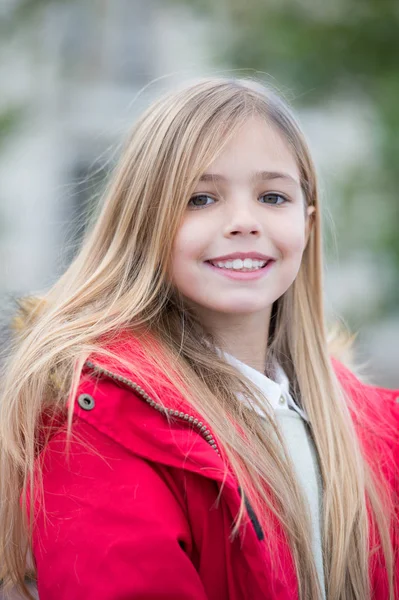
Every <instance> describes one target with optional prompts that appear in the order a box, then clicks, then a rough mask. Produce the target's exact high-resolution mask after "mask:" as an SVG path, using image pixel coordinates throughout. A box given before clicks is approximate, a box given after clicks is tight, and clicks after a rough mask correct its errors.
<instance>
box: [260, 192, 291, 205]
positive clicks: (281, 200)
mask: <svg viewBox="0 0 399 600" xmlns="http://www.w3.org/2000/svg"><path fill="white" fill-rule="evenodd" d="M260 198H261V201H262V198H266V200H265V201H264V202H262V204H272V205H274V206H279V205H280V204H285V202H288V200H287V198H286V197H285V196H282V195H281V194H264V195H263V196H261V197H260Z"/></svg>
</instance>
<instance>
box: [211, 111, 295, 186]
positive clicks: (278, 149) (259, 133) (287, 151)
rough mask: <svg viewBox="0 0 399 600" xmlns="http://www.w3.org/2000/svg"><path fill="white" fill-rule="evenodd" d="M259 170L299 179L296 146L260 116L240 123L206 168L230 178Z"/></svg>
mask: <svg viewBox="0 0 399 600" xmlns="http://www.w3.org/2000/svg"><path fill="white" fill-rule="evenodd" d="M256 171H259V172H262V171H274V172H280V171H282V172H285V173H287V174H288V175H289V176H291V177H292V178H293V179H295V180H296V181H297V182H299V180H300V177H299V169H298V164H297V159H296V156H295V153H294V150H293V148H292V147H291V146H290V144H289V143H288V141H287V139H286V138H285V136H284V134H283V133H282V132H281V131H280V130H279V129H278V128H277V126H276V125H273V124H271V123H269V122H267V121H266V119H263V118H261V117H251V118H250V119H248V120H247V121H245V122H244V123H243V124H241V125H240V126H239V128H238V129H237V130H236V131H235V132H234V134H233V135H232V137H231V138H230V139H229V140H228V142H227V143H226V144H225V146H224V147H223V149H222V151H221V152H220V153H219V155H218V156H217V157H216V158H215V160H214V161H213V162H212V163H211V164H210V165H208V168H207V169H206V172H214V173H218V174H221V175H224V176H226V177H229V178H234V177H238V176H242V175H245V174H248V173H253V172H256Z"/></svg>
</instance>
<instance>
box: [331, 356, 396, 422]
mask: <svg viewBox="0 0 399 600" xmlns="http://www.w3.org/2000/svg"><path fill="white" fill-rule="evenodd" d="M332 365H333V368H334V372H335V374H336V376H337V379H338V381H339V383H340V384H341V386H342V388H343V390H344V391H345V392H346V393H347V394H349V396H350V397H351V399H352V400H353V401H354V403H355V404H358V403H359V409H360V408H361V405H362V404H365V403H367V404H369V405H371V408H372V407H373V405H374V406H375V408H378V407H385V408H387V409H388V410H389V411H393V413H399V389H389V388H384V387H380V386H374V385H370V384H368V383H364V382H362V381H361V379H360V378H359V377H358V376H357V375H355V373H353V371H351V370H350V369H349V368H348V367H346V366H345V365H344V364H343V363H341V362H339V361H338V360H336V359H332Z"/></svg>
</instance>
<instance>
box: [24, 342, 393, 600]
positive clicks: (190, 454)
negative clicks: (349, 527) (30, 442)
mask: <svg viewBox="0 0 399 600" xmlns="http://www.w3.org/2000/svg"><path fill="white" fill-rule="evenodd" d="M131 348H133V349H134V351H135V350H137V346H134V345H133V346H130V350H129V352H130V351H131ZM127 351H128V350H127V346H126V344H121V345H120V347H119V352H120V353H121V354H122V353H123V354H124V355H125V354H126V353H127ZM102 365H103V366H105V367H109V370H111V367H112V372H113V373H114V374H118V373H119V374H120V375H124V376H126V375H129V379H131V380H132V381H135V382H137V383H138V384H139V385H141V387H142V388H144V389H145V383H144V381H141V380H140V377H139V375H138V374H137V373H127V372H126V369H123V368H122V367H119V368H118V367H117V365H115V364H113V365H110V364H109V365H105V364H104V361H102ZM144 366H145V365H143V369H144ZM335 367H336V370H337V372H338V375H339V377H340V378H341V379H342V380H343V381H344V385H345V387H346V388H347V389H349V390H350V392H351V395H352V397H353V398H354V400H355V401H360V400H359V399H362V398H366V397H367V398H368V399H370V398H371V399H372V403H374V407H375V411H376V422H377V421H378V414H379V413H381V412H382V411H385V412H386V413H387V414H389V419H391V422H392V423H394V422H395V421H396V422H398V418H399V405H398V404H397V403H395V399H396V398H397V396H399V392H398V391H396V392H394V391H388V390H377V389H376V388H367V387H366V386H362V385H361V384H359V383H358V382H357V380H355V379H354V378H353V376H351V375H350V374H348V372H347V371H345V370H344V369H343V367H341V366H340V365H339V364H336V365H335ZM154 381H157V382H158V384H157V386H158V387H157V389H154V383H153V384H152V386H153V389H152V394H151V396H153V394H154V393H155V394H159V395H160V396H161V397H162V400H163V402H164V404H165V406H167V407H173V408H176V409H177V408H179V409H180V410H181V409H182V408H184V399H183V398H181V396H180V395H179V394H178V393H177V391H176V390H173V389H170V388H167V386H165V385H164V382H163V379H162V375H161V374H156V377H154V378H153V382H154ZM82 393H87V394H90V395H91V396H92V398H93V399H94V401H95V406H94V408H93V409H92V410H84V409H82V408H81V407H80V406H79V404H78V401H77V400H78V398H79V396H80V394H82ZM383 402H384V406H383V405H382V403H383ZM185 409H186V410H187V413H189V414H190V415H193V416H196V415H194V414H193V411H192V410H191V409H190V408H188V407H187V406H186V407H185ZM359 432H360V435H361V436H363V437H364V438H367V443H366V446H367V451H370V452H372V448H376V449H377V450H374V455H373V460H374V461H375V464H376V465H378V464H380V463H382V462H383V463H384V465H385V466H384V468H386V472H387V477H388V478H389V480H390V484H391V485H392V486H393V485H396V483H395V481H394V477H395V475H394V472H393V470H392V469H391V462H390V461H391V460H393V459H394V455H393V453H394V452H397V445H396V441H395V439H392V440H391V441H390V442H389V443H387V444H385V443H382V442H381V443H377V442H375V440H374V441H372V440H371V438H372V437H373V434H372V432H369V431H368V430H367V431H366V432H364V433H362V427H359ZM374 437H375V436H374ZM377 438H378V439H380V438H379V436H377ZM374 442H375V443H374ZM381 453H384V456H382V455H381ZM39 465H40V467H41V468H42V470H43V484H44V505H45V510H43V509H42V504H39V503H38V505H37V515H36V522H35V528H34V557H35V561H36V566H37V573H38V589H39V596H40V599H41V600H72V599H73V600H147V599H156V598H163V599H170V600H172V599H173V600H183V599H184V600H189V599H190V600H260V599H262V600H275V599H276V600H277V599H278V600H295V598H297V597H298V591H297V582H296V578H295V575H294V570H293V563H292V558H291V554H290V552H289V549H288V547H287V546H286V544H285V543H284V536H280V542H279V546H278V550H277V555H276V556H273V557H271V556H270V555H269V554H268V553H267V551H266V549H267V532H265V539H263V540H262V539H259V535H258V536H257V534H256V528H255V527H254V526H253V523H251V521H250V520H249V518H248V522H247V523H246V524H245V527H244V528H243V531H242V532H241V534H240V536H239V537H237V538H235V539H234V540H232V539H231V529H232V523H233V520H234V518H235V517H236V514H237V510H238V507H239V503H240V494H239V490H238V488H237V483H236V481H235V480H234V478H233V477H232V476H231V475H228V476H227V479H226V480H225V484H224V487H223V491H222V493H221V497H220V499H219V501H218V494H219V491H220V489H221V484H222V482H223V479H224V472H225V467H224V463H223V460H222V459H221V457H220V455H219V454H218V453H217V452H216V451H215V449H214V448H212V447H211V446H210V444H209V443H208V442H207V441H206V440H205V439H204V438H203V437H202V435H200V434H199V433H198V429H197V428H194V427H193V426H192V425H191V424H190V423H189V422H186V421H184V420H182V419H173V420H172V422H171V423H168V421H167V419H166V417H165V415H164V414H161V413H160V412H159V411H158V410H156V409H155V408H154V407H152V406H150V404H149V403H148V402H146V401H145V400H144V399H143V398H142V397H141V396H140V395H137V394H136V393H135V392H134V390H133V389H132V388H131V387H129V386H126V385H125V384H123V383H121V382H118V381H116V380H115V379H113V378H111V377H109V376H101V377H98V376H94V375H93V373H92V371H90V370H87V371H85V373H84V374H83V375H82V379H81V383H80V387H79V390H78V394H77V397H76V399H75V406H74V424H73V438H72V441H71V442H70V447H69V454H67V453H66V432H65V428H64V427H62V428H61V429H59V430H58V432H57V433H56V434H55V435H54V437H53V438H52V439H51V441H50V442H49V443H48V445H47V446H46V448H45V450H44V451H43V453H42V454H41V456H40V458H39V459H38V466H39ZM386 465H388V466H386ZM371 572H372V581H373V588H374V589H373V598H375V599H376V600H385V599H386V598H387V592H386V579H385V573H384V568H383V566H381V565H380V564H379V562H378V560H375V561H374V562H373V563H372V566H371Z"/></svg>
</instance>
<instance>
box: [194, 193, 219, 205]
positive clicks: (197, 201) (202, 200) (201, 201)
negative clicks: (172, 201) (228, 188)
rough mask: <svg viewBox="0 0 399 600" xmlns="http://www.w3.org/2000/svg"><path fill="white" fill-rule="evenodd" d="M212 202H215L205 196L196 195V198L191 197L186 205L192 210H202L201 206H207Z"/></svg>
mask: <svg viewBox="0 0 399 600" xmlns="http://www.w3.org/2000/svg"><path fill="white" fill-rule="evenodd" d="M214 202H216V200H214V199H213V198H211V197H210V196H208V195H207V194H197V196H193V197H192V198H190V200H189V202H188V205H189V206H191V207H192V208H202V207H203V206H209V205H210V204H213V203H214Z"/></svg>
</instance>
